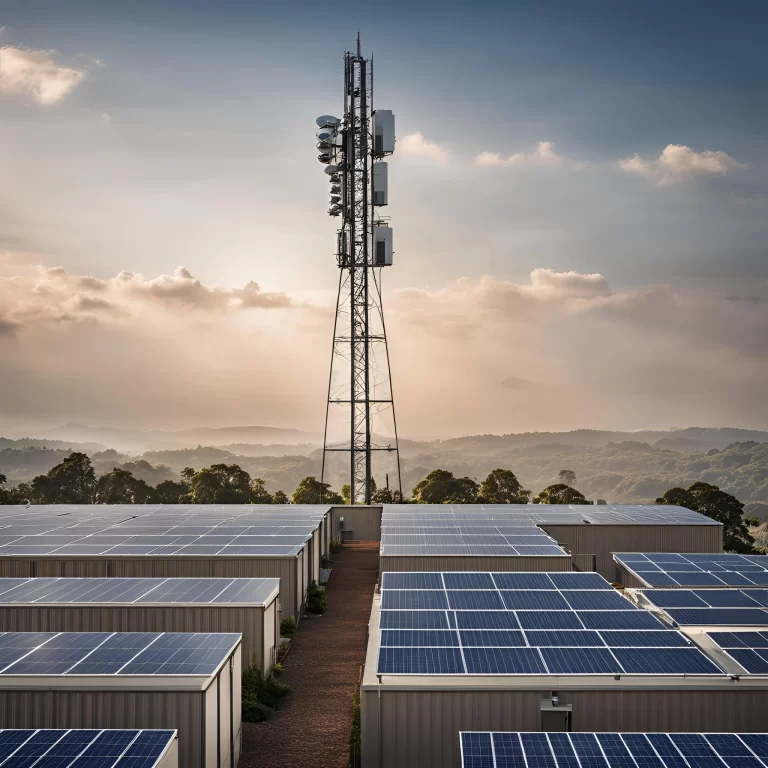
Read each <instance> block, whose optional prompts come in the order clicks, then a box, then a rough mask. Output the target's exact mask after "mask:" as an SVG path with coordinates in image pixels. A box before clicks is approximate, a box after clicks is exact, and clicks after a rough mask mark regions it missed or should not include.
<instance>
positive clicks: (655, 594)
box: [643, 589, 707, 608]
mask: <svg viewBox="0 0 768 768" xmlns="http://www.w3.org/2000/svg"><path fill="white" fill-rule="evenodd" d="M643 595H644V596H645V597H647V598H648V599H649V600H650V601H651V602H652V603H653V604H654V605H658V606H659V608H706V607H707V603H705V602H704V601H703V600H702V599H701V598H700V597H697V596H696V593H695V592H691V590H689V589H651V590H647V591H645V592H643Z"/></svg>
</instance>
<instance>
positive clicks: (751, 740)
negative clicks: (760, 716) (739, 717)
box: [739, 733, 768, 758]
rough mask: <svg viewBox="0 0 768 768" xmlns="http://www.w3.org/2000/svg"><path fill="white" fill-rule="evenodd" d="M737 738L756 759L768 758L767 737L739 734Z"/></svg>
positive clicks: (756, 734)
mask: <svg viewBox="0 0 768 768" xmlns="http://www.w3.org/2000/svg"><path fill="white" fill-rule="evenodd" d="M739 738H740V739H741V740H742V741H743V742H744V743H745V744H746V745H747V746H748V747H749V748H750V749H751V750H752V751H753V752H754V753H755V754H756V755H757V756H758V757H760V758H762V757H768V736H766V735H764V734H762V733H740V734H739Z"/></svg>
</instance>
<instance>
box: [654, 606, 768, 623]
mask: <svg viewBox="0 0 768 768" xmlns="http://www.w3.org/2000/svg"><path fill="white" fill-rule="evenodd" d="M666 612H667V615H668V616H669V617H670V618H671V619H672V620H673V621H675V622H677V624H680V625H681V626H682V625H700V626H717V625H720V626H730V627H761V626H762V627H766V626H768V611H765V610H763V609H761V608H668V609H667V611H666Z"/></svg>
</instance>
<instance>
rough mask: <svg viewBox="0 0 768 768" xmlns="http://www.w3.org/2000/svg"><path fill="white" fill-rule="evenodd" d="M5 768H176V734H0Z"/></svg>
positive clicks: (0, 760)
mask: <svg viewBox="0 0 768 768" xmlns="http://www.w3.org/2000/svg"><path fill="white" fill-rule="evenodd" d="M0 765H2V766H5V767H6V768H26V767H27V766H38V767H39V768H53V767H54V766H55V768H85V766H88V768H178V765H179V749H178V742H177V734H176V731H131V730H120V731H102V730H45V729H42V730H41V729H32V730H15V729H14V730H0Z"/></svg>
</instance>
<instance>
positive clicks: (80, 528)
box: [0, 504, 329, 557]
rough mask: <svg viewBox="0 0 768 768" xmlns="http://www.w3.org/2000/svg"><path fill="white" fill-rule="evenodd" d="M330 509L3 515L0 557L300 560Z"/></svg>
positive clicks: (80, 509)
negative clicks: (276, 558)
mask: <svg viewBox="0 0 768 768" xmlns="http://www.w3.org/2000/svg"><path fill="white" fill-rule="evenodd" d="M328 509H329V507H324V506H311V505H308V506H301V505H293V504H291V505H286V506H283V505H273V506H268V505H264V506H255V505H248V504H243V505H204V506H196V505H168V506H166V505H130V506H125V505H92V506H80V505H77V506H59V505H57V506H36V507H30V508H28V509H27V508H25V507H4V508H0V557H3V556H13V555H35V556H49V555H50V556H55V557H58V556H68V555H74V556H77V555H90V556H98V555H109V557H122V556H142V555H149V556H163V557H167V556H211V557H212V556H217V557H221V556H233V557H243V556H261V557H264V556H275V557H280V556H283V557H286V556H292V555H296V554H298V553H299V552H300V551H301V550H302V548H303V547H304V544H305V542H306V541H307V540H308V539H309V538H310V537H311V536H312V533H313V531H315V530H316V529H317V528H318V526H319V525H320V522H321V521H322V519H323V517H324V516H325V514H326V513H327V511H328Z"/></svg>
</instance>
